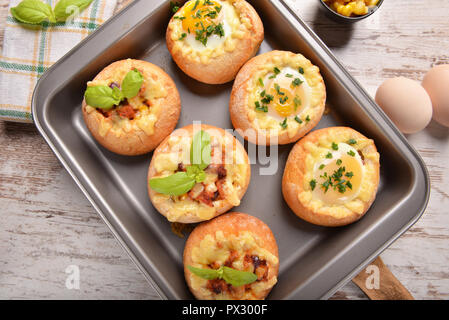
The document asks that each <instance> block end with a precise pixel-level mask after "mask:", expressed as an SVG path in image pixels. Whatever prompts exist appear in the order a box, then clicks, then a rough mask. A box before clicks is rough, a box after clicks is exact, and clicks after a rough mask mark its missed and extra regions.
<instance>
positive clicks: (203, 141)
mask: <svg viewBox="0 0 449 320" xmlns="http://www.w3.org/2000/svg"><path fill="white" fill-rule="evenodd" d="M211 151H212V150H211V146H210V135H209V134H208V133H207V132H206V131H203V130H201V131H199V132H198V133H197V134H195V136H194V137H193V141H192V146H191V147H190V163H191V164H195V165H198V166H199V168H200V169H201V170H204V169H206V168H207V166H208V165H209V164H210V161H211Z"/></svg>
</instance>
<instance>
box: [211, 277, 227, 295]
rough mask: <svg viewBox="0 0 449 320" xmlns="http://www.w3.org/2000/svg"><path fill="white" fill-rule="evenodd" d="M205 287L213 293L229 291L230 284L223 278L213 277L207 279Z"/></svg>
mask: <svg viewBox="0 0 449 320" xmlns="http://www.w3.org/2000/svg"><path fill="white" fill-rule="evenodd" d="M206 288H207V289H209V290H210V291H212V292H213V293H215V294H220V293H222V292H226V291H230V289H231V285H230V284H227V283H226V281H224V280H223V279H214V280H209V281H207V285H206Z"/></svg>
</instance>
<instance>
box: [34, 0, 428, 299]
mask: <svg viewBox="0 0 449 320" xmlns="http://www.w3.org/2000/svg"><path fill="white" fill-rule="evenodd" d="M251 3H252V4H253V5H254V7H255V8H256V10H257V11H258V13H259V14H260V16H261V18H262V21H263V22H264V25H265V30H266V39H265V41H264V42H263V44H262V47H261V49H260V52H266V51H270V50H273V49H282V50H291V51H294V52H300V53H302V54H304V55H305V56H306V57H308V58H309V59H311V60H312V62H313V63H314V64H316V65H318V66H319V67H320V69H321V72H322V74H323V77H324V79H325V82H326V86H327V92H328V105H329V106H330V109H331V113H330V114H329V115H326V116H324V117H323V119H322V121H321V122H320V124H319V126H318V127H319V128H322V127H329V126H334V125H346V126H350V127H352V128H354V129H356V130H359V131H360V132H362V133H363V134H365V135H367V136H368V137H371V138H373V139H374V140H375V142H376V145H377V147H378V149H379V152H380V154H381V167H382V169H381V183H380V187H379V192H378V195H377V200H376V201H375V203H374V205H373V206H372V207H371V209H370V210H369V212H368V213H367V214H366V216H365V217H364V218H363V219H361V220H360V221H359V222H357V223H354V224H352V225H350V226H346V227H341V228H325V227H318V226H314V225H311V224H308V223H306V222H304V221H302V220H300V219H298V218H297V217H296V216H295V215H294V214H293V212H292V211H291V210H290V209H289V208H288V206H287V205H286V203H285V202H284V199H283V197H282V193H281V179H282V173H283V168H284V165H285V161H286V158H287V156H288V154H289V152H290V150H291V148H292V146H293V145H288V146H282V147H280V149H279V168H278V170H277V173H276V175H274V176H261V175H260V174H259V169H260V168H261V167H263V165H261V164H259V163H256V164H254V165H252V181H251V184H250V187H249V189H248V192H247V194H246V195H245V197H244V198H243V201H242V203H241V206H240V207H238V208H235V210H238V211H241V212H246V213H249V214H252V215H254V216H257V217H259V218H260V219H262V220H263V221H265V222H266V223H267V224H268V225H269V226H270V227H271V229H272V230H273V233H274V235H275V236H276V239H277V242H278V245H279V253H280V270H279V282H278V284H277V285H276V286H275V287H274V289H273V290H272V292H271V294H270V296H269V298H270V299H318V298H328V297H330V296H331V295H332V294H333V293H334V292H335V291H336V290H337V289H338V288H339V287H340V286H342V285H344V284H345V283H346V282H347V281H349V280H350V279H352V277H353V276H354V275H355V274H356V273H358V272H359V271H360V270H362V268H363V267H364V266H366V265H367V264H368V263H369V262H370V261H371V260H372V259H374V258H375V257H376V256H377V255H378V254H379V253H380V252H381V251H382V250H384V249H385V248H386V247H388V245H390V244H391V243H392V242H393V241H394V240H395V239H396V238H398V237H399V236H400V235H401V234H402V233H403V232H405V231H406V230H407V229H408V228H409V227H410V226H412V225H413V224H414V223H415V222H416V221H417V220H418V219H419V217H420V216H421V215H422V213H423V211H424V209H425V207H426V204H427V201H428V197H429V189H430V185H429V177H428V173H427V171H426V168H425V165H424V164H423V161H422V160H421V158H420V157H419V155H418V154H417V153H416V152H415V150H414V149H413V148H412V147H411V146H410V145H409V144H408V143H407V141H406V139H405V138H404V136H402V135H401V134H400V132H399V131H398V130H397V129H396V127H395V126H394V125H393V124H392V123H391V122H390V121H389V120H388V118H387V117H386V116H385V114H384V113H383V112H382V111H381V110H380V109H379V107H378V106H377V105H376V104H375V102H373V100H372V99H371V98H370V97H369V96H368V94H367V93H366V92H365V91H364V90H363V89H362V88H361V87H360V85H359V84H358V83H357V82H356V81H355V80H354V79H353V78H352V77H351V76H350V75H349V73H348V72H347V71H346V70H345V69H344V67H343V66H342V65H341V64H340V63H339V62H338V61H337V59H336V58H335V57H334V56H333V54H332V53H331V52H330V51H329V49H328V48H327V47H326V46H325V45H324V44H323V42H322V41H321V40H320V39H319V38H318V37H317V36H316V35H315V34H314V33H313V32H312V31H311V30H310V29H309V27H308V26H307V25H306V24H305V23H304V22H303V21H302V20H301V19H300V18H299V17H298V16H297V15H296V14H295V13H294V12H292V11H291V10H290V9H289V7H288V6H287V5H286V3H285V2H284V1H282V0H257V1H251ZM169 17H170V12H169V1H163V0H153V1H147V0H135V1H134V2H133V3H132V4H131V5H130V6H128V7H127V8H126V9H124V10H123V11H121V12H120V13H119V14H117V15H116V16H115V17H114V18H112V19H111V20H110V21H108V22H107V23H105V24H104V25H103V26H102V27H101V28H99V29H98V30H97V31H96V32H95V33H93V34H92V35H91V36H89V37H88V38H87V39H86V40H85V41H83V42H82V43H81V44H79V45H78V46H77V47H75V48H74V49H73V50H72V51H70V52H69V53H68V54H67V55H65V56H64V57H63V58H62V59H61V60H60V61H59V62H58V63H56V64H55V65H54V66H53V67H52V68H50V69H49V70H48V71H47V72H46V73H45V74H44V75H43V76H42V78H41V79H40V81H39V83H38V84H37V86H36V89H35V92H34V96H33V102H32V111H33V116H34V121H35V124H36V126H37V127H38V129H39V131H40V133H41V134H42V136H43V137H44V139H45V140H46V141H47V143H48V144H49V145H50V147H51V148H52V150H53V151H54V153H55V154H56V156H57V157H58V158H59V160H60V161H61V162H62V164H63V165H64V167H65V168H66V169H67V171H68V172H69V173H70V175H71V176H72V177H73V179H74V180H75V181H76V183H77V184H78V186H79V187H80V188H81V190H82V191H83V192H84V194H85V195H86V197H87V198H88V199H89V200H90V202H91V203H92V205H93V206H94V207H95V209H96V210H97V211H98V213H99V214H100V215H101V217H102V218H103V219H104V221H105V222H106V224H107V225H108V226H109V227H110V229H111V230H112V232H113V233H114V235H115V236H116V237H117V239H118V241H119V242H120V243H121V244H122V245H123V247H124V248H125V250H126V251H127V252H128V253H129V255H130V256H131V258H132V260H133V261H134V262H135V263H136V265H137V266H138V267H139V268H140V270H141V271H142V273H143V274H144V275H145V277H146V278H147V279H148V281H149V282H150V283H151V284H152V285H153V286H154V288H155V289H156V291H157V292H158V293H159V295H160V296H161V298H165V299H191V298H192V295H191V294H190V292H189V290H188V288H187V286H186V284H185V281H184V274H183V268H182V252H183V248H184V243H185V240H186V239H183V238H179V237H178V236H176V235H175V234H173V232H172V231H171V228H170V224H169V223H168V222H167V220H166V219H165V218H164V217H162V216H161V215H160V214H159V213H157V212H156V210H155V209H154V208H153V207H152V205H151V203H150V201H149V199H148V196H147V181H146V175H147V169H148V166H149V163H150V160H151V155H145V156H140V157H124V156H118V155H115V154H112V153H111V152H109V151H107V150H105V149H103V148H102V147H101V146H99V145H98V144H97V143H96V142H95V141H94V139H93V138H92V137H91V135H90V134H89V132H88V130H87V129H86V126H85V125H84V122H83V119H82V115H81V102H82V99H83V93H84V90H85V87H86V82H87V81H89V80H90V79H92V78H93V77H94V76H95V75H96V74H97V73H98V72H99V71H100V70H101V69H102V68H104V67H105V66H107V65H108V64H110V63H111V62H113V61H115V60H119V59H125V58H137V59H143V60H147V61H150V62H152V63H154V64H156V65H159V66H161V67H162V68H163V69H164V70H165V71H166V72H167V73H168V74H170V76H171V77H172V78H173V79H174V80H175V82H176V84H177V86H178V89H179V91H180V94H181V98H182V114H181V118H180V122H179V124H178V127H182V126H185V125H187V124H190V123H192V122H193V121H196V120H201V121H202V122H203V123H206V124H211V125H215V126H218V127H221V128H232V125H231V122H230V119H229V111H228V102H229V96H230V91H231V87H232V83H229V84H226V85H216V86H211V85H205V84H201V83H199V82H196V81H195V80H193V79H191V78H189V77H188V76H186V75H185V74H184V73H183V72H182V71H180V69H179V68H178V67H177V66H176V65H175V63H174V62H173V61H172V59H171V57H170V54H169V53H168V51H167V48H166V45H165V37H164V35H165V30H166V27H167V24H168V21H169Z"/></svg>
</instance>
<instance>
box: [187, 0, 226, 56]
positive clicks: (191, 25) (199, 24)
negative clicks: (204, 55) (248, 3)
mask: <svg viewBox="0 0 449 320" xmlns="http://www.w3.org/2000/svg"><path fill="white" fill-rule="evenodd" d="M229 10H233V8H232V6H229V5H228V3H226V2H222V1H206V0H199V1H196V0H191V1H189V2H188V3H186V5H185V6H184V7H183V8H182V10H181V11H180V14H181V16H182V17H183V20H182V29H183V32H184V33H185V35H186V36H185V41H186V42H187V44H188V45H189V46H191V47H192V48H193V49H194V50H197V51H204V50H205V49H212V50H214V49H216V48H218V47H219V46H220V45H221V44H223V43H224V42H225V41H226V37H227V36H228V35H230V34H231V33H232V28H231V26H230V24H229V23H228V21H227V17H229V16H231V13H232V12H229ZM217 26H221V28H222V32H223V33H222V34H217V33H215V32H213V31H212V30H215V28H216V27H217ZM207 30H210V31H212V32H213V33H212V34H210V35H209V36H207V37H206V38H207V41H206V42H204V37H203V36H204V32H207ZM198 35H200V36H198ZM201 40H203V41H201Z"/></svg>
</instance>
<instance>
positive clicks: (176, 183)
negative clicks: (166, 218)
mask: <svg viewBox="0 0 449 320" xmlns="http://www.w3.org/2000/svg"><path fill="white" fill-rule="evenodd" d="M195 183H196V181H195V179H192V178H191V177H189V176H188V175H187V173H185V172H178V173H175V174H173V175H171V176H168V177H165V178H154V179H151V180H150V187H151V189H153V190H154V191H156V192H159V193H162V194H168V195H170V196H180V195H183V194H185V193H187V192H189V191H190V190H191V189H192V188H193V186H194V185H195Z"/></svg>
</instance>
